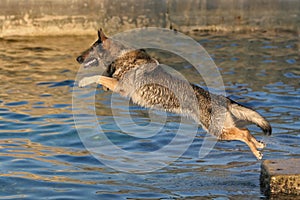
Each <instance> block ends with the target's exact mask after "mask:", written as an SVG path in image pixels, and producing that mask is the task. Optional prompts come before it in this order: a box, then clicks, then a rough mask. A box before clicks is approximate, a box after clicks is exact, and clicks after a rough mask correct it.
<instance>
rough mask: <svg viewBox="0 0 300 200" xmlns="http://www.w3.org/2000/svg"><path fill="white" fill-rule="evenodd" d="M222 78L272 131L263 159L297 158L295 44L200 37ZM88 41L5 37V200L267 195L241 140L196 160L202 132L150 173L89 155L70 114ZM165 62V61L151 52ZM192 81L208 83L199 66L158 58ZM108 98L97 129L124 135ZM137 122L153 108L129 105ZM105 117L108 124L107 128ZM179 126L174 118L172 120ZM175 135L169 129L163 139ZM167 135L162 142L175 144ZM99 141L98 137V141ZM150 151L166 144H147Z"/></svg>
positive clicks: (101, 101)
mask: <svg viewBox="0 0 300 200" xmlns="http://www.w3.org/2000/svg"><path fill="white" fill-rule="evenodd" d="M196 39H197V41H199V43H200V44H202V45H203V46H204V47H205V49H206V50H207V51H208V52H209V53H210V54H211V56H212V57H213V59H214V60H215V62H216V64H217V65H218V67H219V70H220V72H221V74H222V77H223V80H224V84H225V86H226V89H227V94H228V95H229V96H230V97H231V98H232V99H234V100H236V101H239V102H241V103H243V104H245V105H248V106H251V107H253V108H255V109H256V110H257V111H259V112H260V113H261V114H262V115H263V116H265V117H266V118H267V119H268V120H269V121H270V122H271V124H272V126H273V130H274V134H273V135H272V136H271V137H269V138H267V137H263V136H262V135H261V134H258V133H260V130H259V129H258V128H256V127H250V129H251V130H252V131H253V132H254V133H255V135H256V136H257V137H258V138H260V139H262V140H264V141H265V142H266V143H267V148H266V149H265V150H264V158H265V159H275V158H276V159H277V158H282V159H286V158H291V157H299V156H300V150H299V149H300V148H299V147H300V146H299V144H300V134H299V128H300V123H299V118H300V109H299V102H300V101H299V100H300V99H299V96H300V87H299V86H300V67H299V61H300V60H299V38H298V37H296V36H292V35H289V34H286V35H280V36H278V35H273V36H271V35H264V34H253V35H248V34H247V35H246V34H245V35H209V34H206V35H198V36H197V37H196ZM93 41H94V38H91V37H84V36H82V37H50V38H46V37H36V38H30V37H27V38H11V39H1V40H0V67H1V69H0V70H1V75H0V77H1V78H0V86H1V93H0V161H1V167H0V170H1V174H0V185H1V187H0V188H1V189H0V198H4V199H5V198H6V199H7V198H11V199H18V198H22V199H39V198H41V197H46V196H47V197H53V198H71V199H82V197H85V198H118V199H126V198H145V197H148V198H152V199H159V198H184V197H188V198H190V199H192V198H197V197H198V198H199V197H203V198H212V199H217V198H222V199H258V198H264V197H263V195H262V194H261V193H260V189H259V174H260V162H259V161H256V160H255V158H254V157H253V155H252V154H251V153H250V152H249V150H248V147H246V146H245V145H244V144H242V143H240V142H219V143H217V145H216V146H215V147H214V149H213V150H212V152H211V153H210V154H209V155H208V156H207V157H205V158H202V159H199V158H198V157H197V155H198V151H199V148H200V146H201V143H202V140H203V137H204V136H205V132H204V131H203V130H202V129H201V128H199V133H198V136H197V138H196V139H195V141H194V142H193V144H192V145H191V147H190V148H189V149H188V151H187V152H186V153H185V154H184V155H183V156H182V157H181V158H179V159H178V160H177V161H176V162H174V163H173V164H171V165H170V166H168V167H166V168H163V169H161V170H158V171H155V172H153V173H149V174H140V175H137V174H127V173H122V172H117V171H114V170H113V169H110V168H108V167H106V166H105V165H103V164H102V163H101V162H99V161H98V160H96V159H95V158H93V157H92V156H91V154H90V153H89V152H88V151H86V149H85V148H84V146H83V144H82V143H81V141H80V139H79V137H78V135H77V131H76V129H75V125H74V121H73V114H72V87H73V85H74V79H75V76H76V73H77V70H78V68H79V66H78V64H77V63H76V62H75V58H76V56H77V55H78V54H79V53H80V52H81V51H82V50H84V49H85V48H86V47H88V46H89V44H91V43H92V42H93ZM155 56H159V55H155ZM160 61H161V62H163V63H166V64H169V65H172V66H173V67H174V69H176V70H178V71H179V72H180V73H182V74H183V75H185V76H186V77H187V78H188V80H190V81H191V82H195V83H198V84H200V85H204V83H203V82H202V81H201V80H202V79H201V77H199V76H197V75H195V73H194V72H195V71H194V69H193V67H191V66H189V64H188V63H186V62H185V61H183V60H180V59H178V58H174V59H172V58H169V57H165V58H164V57H162V58H160ZM109 98H110V93H109V92H103V91H102V90H101V89H100V88H99V91H98V92H97V95H96V109H97V116H98V118H99V123H102V124H104V127H106V128H107V130H106V131H107V132H111V133H112V134H116V135H117V137H119V139H120V138H121V139H123V140H119V142H120V144H121V145H125V146H126V148H128V149H132V150H135V149H136V148H141V147H140V146H139V145H138V144H139V141H136V142H132V143H127V142H126V140H125V141H124V138H125V139H126V137H123V135H124V133H122V132H121V131H120V130H118V128H117V127H114V126H115V125H114V124H112V122H111V121H110V120H109V119H110V117H111V115H112V114H111V110H110V108H109V102H110V100H109ZM130 112H131V117H133V120H134V121H135V122H138V123H147V122H148V121H147V110H143V109H141V108H139V107H138V106H135V105H131V108H130ZM101 119H107V120H103V121H101ZM170 120H171V122H172V121H173V123H177V121H176V120H177V116H171V118H170ZM167 131H169V132H167ZM167 131H166V135H165V137H166V139H168V137H173V136H172V134H169V133H172V130H171V129H169V130H167ZM96 139H97V138H96ZM151 139H152V141H151V144H152V145H154V144H155V143H157V144H159V143H163V142H165V140H164V139H161V138H160V139H158V138H157V137H153V138H151Z"/></svg>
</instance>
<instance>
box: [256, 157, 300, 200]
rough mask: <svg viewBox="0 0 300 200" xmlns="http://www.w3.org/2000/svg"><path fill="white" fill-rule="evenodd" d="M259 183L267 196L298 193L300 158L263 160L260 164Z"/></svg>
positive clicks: (299, 189)
mask: <svg viewBox="0 0 300 200" xmlns="http://www.w3.org/2000/svg"><path fill="white" fill-rule="evenodd" d="M260 184H261V190H262V192H263V193H264V194H265V195H267V196H274V195H275V196H276V195H300V158H298V159H296V158H293V159H288V160H265V161H264V162H263V163H262V166H261V175H260Z"/></svg>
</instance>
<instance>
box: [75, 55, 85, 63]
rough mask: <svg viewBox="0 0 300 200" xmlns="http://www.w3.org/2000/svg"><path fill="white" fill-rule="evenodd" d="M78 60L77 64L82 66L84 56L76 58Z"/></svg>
mask: <svg viewBox="0 0 300 200" xmlns="http://www.w3.org/2000/svg"><path fill="white" fill-rule="evenodd" d="M76 60H77V62H78V63H79V64H82V63H83V61H84V58H83V57H82V56H78V57H77V58H76Z"/></svg>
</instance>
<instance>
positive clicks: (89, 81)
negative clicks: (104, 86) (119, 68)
mask: <svg viewBox="0 0 300 200" xmlns="http://www.w3.org/2000/svg"><path fill="white" fill-rule="evenodd" d="M99 79H100V76H91V77H84V78H83V79H81V80H80V81H79V83H78V87H85V86H87V85H91V84H93V83H98V80H99Z"/></svg>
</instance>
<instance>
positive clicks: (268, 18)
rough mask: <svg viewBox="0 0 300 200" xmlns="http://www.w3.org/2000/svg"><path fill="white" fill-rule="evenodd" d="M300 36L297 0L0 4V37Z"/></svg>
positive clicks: (26, 0) (17, 0) (21, 0)
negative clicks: (149, 30) (145, 30)
mask: <svg viewBox="0 0 300 200" xmlns="http://www.w3.org/2000/svg"><path fill="white" fill-rule="evenodd" d="M171 25H172V27H174V28H176V29H178V30H180V31H183V32H195V31H230V32H232V31H234V32H249V31H288V32H293V33H296V34H299V32H300V28H299V27H300V1H298V0H152V1H151V0H128V1H124V0H0V37H5V36H12V35H66V34H67V35H69V34H72V35H73V34H74V35H79V34H94V31H95V30H96V29H97V28H99V27H103V28H105V30H107V31H106V32H116V31H121V30H126V29H130V28H136V27H145V26H157V27H166V28H168V27H170V26H171Z"/></svg>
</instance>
